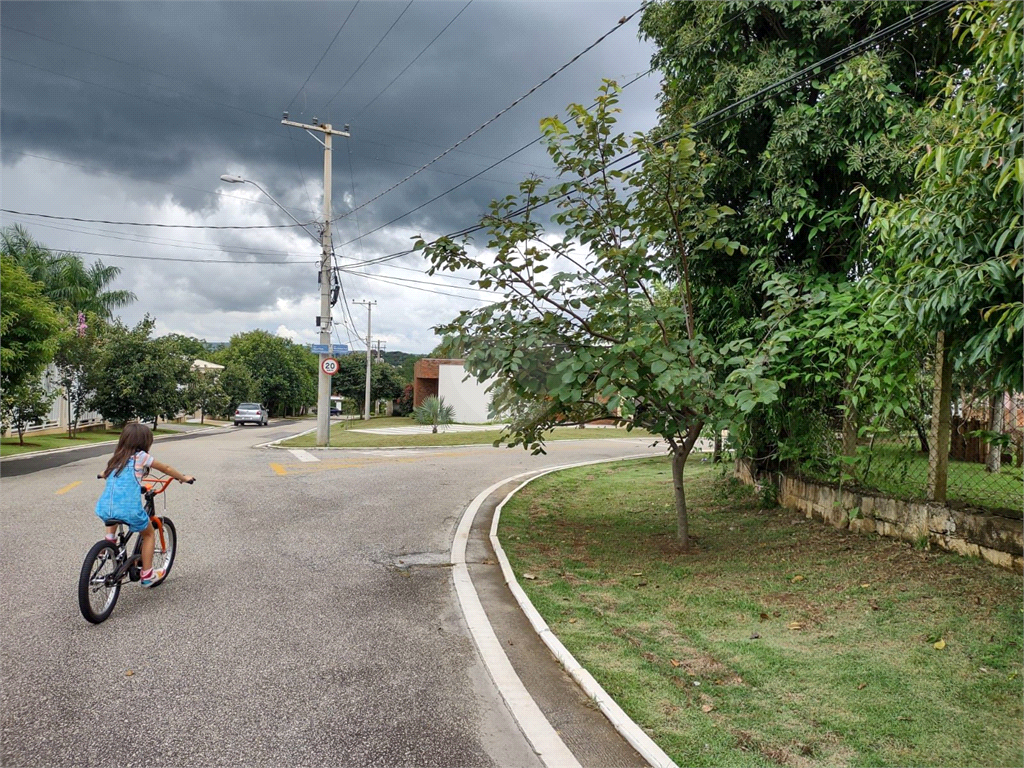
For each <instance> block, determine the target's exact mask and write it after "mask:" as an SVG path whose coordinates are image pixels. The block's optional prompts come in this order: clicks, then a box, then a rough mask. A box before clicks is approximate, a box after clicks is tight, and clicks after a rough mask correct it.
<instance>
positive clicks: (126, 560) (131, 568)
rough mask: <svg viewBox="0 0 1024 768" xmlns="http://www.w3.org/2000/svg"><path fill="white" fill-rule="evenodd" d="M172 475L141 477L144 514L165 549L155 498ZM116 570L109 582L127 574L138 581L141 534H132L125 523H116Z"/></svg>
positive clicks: (119, 579)
mask: <svg viewBox="0 0 1024 768" xmlns="http://www.w3.org/2000/svg"><path fill="white" fill-rule="evenodd" d="M173 479H174V478H173V477H170V476H169V475H168V476H166V477H160V478H149V477H144V478H143V479H142V488H143V491H142V493H143V496H144V497H145V499H146V500H145V502H144V504H143V508H144V509H145V510H146V514H147V515H149V522H150V523H151V524H152V526H153V528H154V529H155V530H156V533H157V535H158V536H159V537H160V547H161V549H165V548H166V547H167V542H166V540H165V539H164V524H163V522H162V521H161V520H160V518H159V517H157V514H156V502H155V501H154V499H156V497H157V496H159V495H160V494H161V493H163V492H164V491H166V490H167V486H168V485H170V484H171V480H173ZM116 535H117V545H116V546H117V555H116V559H117V563H118V566H117V570H116V571H114V573H112V574H111V575H110V576H109V577H108V580H109V581H110V582H111V583H116V582H121V581H124V577H125V576H128V578H129V579H130V580H131V581H138V580H139V578H140V569H139V566H140V564H141V562H142V534H141V532H139V533H137V534H134V533H132V531H130V530H128V526H127V525H126V524H125V523H118V524H117V533H116ZM132 536H135V547H134V549H133V550H132V553H131V554H130V555H129V554H128V542H129V541H130V540H131V538H132Z"/></svg>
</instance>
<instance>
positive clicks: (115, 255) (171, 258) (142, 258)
mask: <svg viewBox="0 0 1024 768" xmlns="http://www.w3.org/2000/svg"><path fill="white" fill-rule="evenodd" d="M72 253H76V254H80V255H82V256H106V257H108V258H111V259H138V260H139V261H176V262H177V261H180V262H187V263H189V264H234V265H235V266H238V267H261V266H264V265H275V266H279V265H282V264H291V265H296V266H302V265H309V264H317V263H319V262H317V261H314V260H312V259H311V260H310V261H236V260H234V259H183V258H176V257H174V256H138V255H134V254H128V253H104V252H102V251H78V250H75V251H72Z"/></svg>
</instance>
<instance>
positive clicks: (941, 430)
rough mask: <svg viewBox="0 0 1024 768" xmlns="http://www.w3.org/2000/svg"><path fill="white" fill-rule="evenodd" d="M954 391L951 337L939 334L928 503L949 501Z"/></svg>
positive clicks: (936, 346)
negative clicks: (951, 413) (948, 488)
mask: <svg viewBox="0 0 1024 768" xmlns="http://www.w3.org/2000/svg"><path fill="white" fill-rule="evenodd" d="M952 389H953V359H952V356H951V355H950V354H949V338H948V337H947V336H946V333H945V332H944V331H939V333H938V339H937V341H936V344H935V390H934V398H933V401H932V434H931V440H929V443H930V444H931V452H930V453H929V455H928V500H929V501H945V500H946V481H947V478H948V474H949V417H950V412H949V406H950V393H951V391H952Z"/></svg>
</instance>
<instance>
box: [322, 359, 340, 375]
mask: <svg viewBox="0 0 1024 768" xmlns="http://www.w3.org/2000/svg"><path fill="white" fill-rule="evenodd" d="M320 370H321V371H323V372H324V373H326V374H327V375H328V376H333V375H334V374H336V373H337V372H338V361H337V360H335V359H334V358H333V357H325V358H324V359H323V361H322V362H321V363H320Z"/></svg>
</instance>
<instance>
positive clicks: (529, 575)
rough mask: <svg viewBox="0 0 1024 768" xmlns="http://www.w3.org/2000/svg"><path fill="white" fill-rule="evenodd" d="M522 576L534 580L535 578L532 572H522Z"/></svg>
mask: <svg viewBox="0 0 1024 768" xmlns="http://www.w3.org/2000/svg"><path fill="white" fill-rule="evenodd" d="M523 578H524V579H529V580H530V581H536V580H537V577H536V576H534V575H533V574H532V573H524V574H523Z"/></svg>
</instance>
